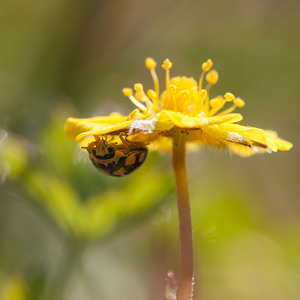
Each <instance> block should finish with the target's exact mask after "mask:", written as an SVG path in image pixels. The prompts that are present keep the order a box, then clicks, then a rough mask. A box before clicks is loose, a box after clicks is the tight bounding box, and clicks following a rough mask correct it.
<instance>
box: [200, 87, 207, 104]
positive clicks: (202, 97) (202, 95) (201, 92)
mask: <svg viewBox="0 0 300 300" xmlns="http://www.w3.org/2000/svg"><path fill="white" fill-rule="evenodd" d="M206 97H207V90H201V91H200V92H199V103H200V105H202V104H203V102H204V100H205V99H206Z"/></svg>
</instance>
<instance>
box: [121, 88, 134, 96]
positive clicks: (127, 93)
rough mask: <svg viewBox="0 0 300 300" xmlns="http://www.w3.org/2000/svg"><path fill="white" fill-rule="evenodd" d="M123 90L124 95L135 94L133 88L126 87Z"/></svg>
mask: <svg viewBox="0 0 300 300" xmlns="http://www.w3.org/2000/svg"><path fill="white" fill-rule="evenodd" d="M122 91H123V94H124V96H126V97H130V96H132V94H133V91H132V89H131V88H124V89H123V90H122Z"/></svg>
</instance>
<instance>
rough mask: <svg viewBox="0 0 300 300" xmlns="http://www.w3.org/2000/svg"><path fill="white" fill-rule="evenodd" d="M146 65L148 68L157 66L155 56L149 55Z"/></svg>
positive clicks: (151, 68)
mask: <svg viewBox="0 0 300 300" xmlns="http://www.w3.org/2000/svg"><path fill="white" fill-rule="evenodd" d="M145 65H146V68H147V69H149V70H153V69H155V67H156V62H155V60H154V59H153V58H151V57H148V58H146V61H145Z"/></svg>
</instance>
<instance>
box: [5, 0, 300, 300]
mask: <svg viewBox="0 0 300 300" xmlns="http://www.w3.org/2000/svg"><path fill="white" fill-rule="evenodd" d="M299 17H300V5H299V1H298V0H288V1H280V0H263V1H261V0H254V1H248V0H232V1H220V0H213V1H195V0H188V1H179V0H172V1H171V0H166V1H158V0H154V1H146V0H142V1H137V0H129V1H121V0H113V1H106V0H96V1H70V0H59V1H58V0H52V1H37V0H30V1H26V4H24V2H22V1H20V0H13V1H1V2H0V44H1V47H0V92H1V97H0V299H1V300H8V299H9V300H19V299H24V300H25V299H26V300H28V299H34V300H39V299H41V300H44V299H47V300H48V299H49V300H50V299H55V300H57V299H72V300H77V299H78V300H79V299H101V300H102V299H103V300H112V299H149V300H150V299H160V298H161V295H162V291H163V284H164V283H163V279H164V278H165V275H166V273H167V271H168V270H173V271H175V274H177V273H178V232H177V226H178V224H177V216H176V205H175V202H176V201H175V196H174V183H173V177H172V176H173V175H172V172H171V171H172V170H171V166H170V158H169V156H168V155H160V154H158V153H151V154H150V155H149V157H148V159H147V160H146V162H145V164H144V165H143V166H142V167H141V168H140V169H139V170H137V171H136V172H135V173H134V174H133V175H130V176H128V177H125V178H121V179H120V178H110V177H108V176H105V175H103V174H101V173H99V172H98V171H97V170H96V169H95V168H94V167H93V166H92V164H91V163H90V161H89V159H88V157H87V155H86V153H84V152H83V151H82V150H80V149H79V148H78V147H77V145H76V143H75V142H73V141H69V140H67V138H66V137H65V134H64V131H63V126H64V121H65V119H66V118H67V117H69V116H74V117H77V116H78V117H84V116H87V117H88V116H93V115H98V114H101V115H106V114H108V113H110V112H113V111H118V112H121V113H124V114H126V113H128V112H130V111H131V110H132V109H133V107H132V105H131V104H130V103H129V102H128V101H126V100H124V98H123V96H122V93H121V89H122V88H123V87H126V86H131V85H132V84H133V83H134V82H144V83H145V88H147V87H149V86H150V84H151V82H150V81H151V78H150V76H149V74H148V72H147V71H146V70H145V69H144V66H143V61H144V59H145V57H147V56H152V57H154V58H155V59H156V60H157V61H162V60H163V59H164V58H165V57H169V58H170V59H171V60H172V61H173V63H174V67H173V69H172V74H176V75H177V74H178V75H186V76H194V77H197V76H198V75H199V73H200V71H199V70H200V66H201V63H202V62H203V61H204V60H206V59H207V58H209V57H210V58H212V60H213V61H214V65H215V67H216V69H217V70H218V71H219V73H220V81H219V83H218V84H217V85H216V87H214V89H213V90H212V93H215V94H219V93H221V94H224V93H225V92H227V91H231V92H233V93H234V94H236V95H238V96H241V97H242V98H243V99H244V100H245V101H246V107H245V108H244V109H243V111H242V113H243V116H244V119H245V122H243V123H242V124H247V122H248V121H249V123H251V124H254V125H257V126H258V127H262V128H266V129H275V130H278V132H279V134H280V136H282V137H284V138H286V139H288V140H290V141H292V142H293V143H294V145H295V147H294V149H292V151H291V152H289V153H276V154H272V155H265V156H261V157H253V158H249V159H240V158H236V157H232V158H229V157H228V156H227V155H226V154H225V155H224V154H222V153H219V152H218V151H210V152H209V151H200V152H198V153H193V154H191V155H189V157H188V161H189V166H188V169H189V175H190V183H191V198H192V209H193V212H192V213H193V225H194V235H195V253H196V260H197V274H196V280H197V284H196V286H195V288H196V291H195V295H196V296H195V297H196V298H195V299H206V300H219V299H230V300H235V299H236V300H241V299H245V300H259V299H264V300H268V299H270V300H271V299H272V300H274V299H275V300H276V299H278V300H281V299H291V300H297V299H299V298H300V295H299V286H300V276H299V274H300V256H299V253H300V242H299V239H298V238H297V237H298V236H299V234H300V223H299V220H300V218H299V216H300V214H299V212H300V203H299V201H298V200H299V194H300V186H299V183H298V181H299V161H300V160H299V157H300V155H299V151H298V147H297V145H298V144H299V116H298V111H299V108H300V102H299V101H298V93H299V92H298V82H299V78H300V74H299V51H300V40H299V39H298V38H297V36H299V32H300V22H299ZM158 75H159V76H162V75H163V72H162V70H159V74H158ZM250 121H251V122H250Z"/></svg>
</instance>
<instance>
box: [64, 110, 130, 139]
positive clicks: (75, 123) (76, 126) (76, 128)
mask: <svg viewBox="0 0 300 300" xmlns="http://www.w3.org/2000/svg"><path fill="white" fill-rule="evenodd" d="M127 119H128V117H124V116H122V115H120V114H119V113H113V114H111V115H110V116H108V117H94V118H86V119H77V118H68V120H67V122H66V124H65V132H66V135H67V137H68V138H69V139H72V140H74V139H75V138H76V136H77V135H79V134H81V133H83V132H87V131H90V130H92V129H93V128H94V127H95V124H118V123H121V122H124V121H126V120H127Z"/></svg>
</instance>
